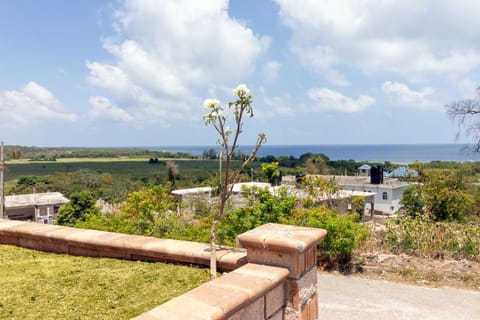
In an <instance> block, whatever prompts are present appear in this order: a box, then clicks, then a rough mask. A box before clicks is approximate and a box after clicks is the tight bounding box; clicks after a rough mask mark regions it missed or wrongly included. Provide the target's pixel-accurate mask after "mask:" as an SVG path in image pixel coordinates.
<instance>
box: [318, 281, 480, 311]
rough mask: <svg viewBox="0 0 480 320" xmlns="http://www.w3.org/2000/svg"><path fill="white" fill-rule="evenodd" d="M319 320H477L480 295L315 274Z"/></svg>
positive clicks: (473, 292) (453, 290)
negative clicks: (316, 277) (316, 276)
mask: <svg viewBox="0 0 480 320" xmlns="http://www.w3.org/2000/svg"><path fill="white" fill-rule="evenodd" d="M318 292H319V296H318V300H319V307H320V314H319V315H320V316H319V319H320V320H329V319H332V320H333V319H335V320H342V319H346V320H347V319H348V320H353V319H355V320H362V319H368V320H375V319H382V320H399V319H402V320H403V319H422V320H430V319H432V320H433V319H452V320H462V319H465V320H467V319H468V320H480V291H469V290H461V289H452V288H428V287H420V286H413V285H404V284H397V283H394V282H388V281H381V280H367V279H359V278H354V277H346V276H341V275H331V274H325V273H318Z"/></svg>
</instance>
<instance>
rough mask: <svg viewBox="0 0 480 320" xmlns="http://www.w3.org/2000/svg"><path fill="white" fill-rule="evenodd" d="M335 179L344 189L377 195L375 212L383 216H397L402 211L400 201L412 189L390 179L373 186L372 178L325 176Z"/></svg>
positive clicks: (401, 182) (407, 184) (408, 185)
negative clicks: (406, 191)
mask: <svg viewBox="0 0 480 320" xmlns="http://www.w3.org/2000/svg"><path fill="white" fill-rule="evenodd" d="M323 177H324V178H327V179H334V180H335V182H336V183H338V184H339V185H340V186H341V187H342V189H344V190H351V191H363V192H373V193H375V199H374V201H375V204H374V205H375V206H374V208H373V209H374V211H375V212H377V213H383V214H388V215H391V214H395V213H397V212H398V210H399V209H400V200H401V199H402V196H403V192H404V191H405V190H406V189H407V188H408V187H410V185H411V184H410V183H408V182H403V181H400V180H398V179H392V178H388V177H384V178H383V183H380V184H373V183H371V181H370V177H365V176H355V177H353V176H323Z"/></svg>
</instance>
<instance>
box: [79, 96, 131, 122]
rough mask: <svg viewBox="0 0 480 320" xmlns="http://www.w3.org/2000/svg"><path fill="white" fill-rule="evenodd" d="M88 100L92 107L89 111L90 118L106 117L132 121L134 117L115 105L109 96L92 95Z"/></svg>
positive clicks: (107, 118) (120, 120)
mask: <svg viewBox="0 0 480 320" xmlns="http://www.w3.org/2000/svg"><path fill="white" fill-rule="evenodd" d="M88 102H89V103H90V105H91V106H92V108H91V109H90V110H89V111H88V116H89V118H90V119H93V120H97V119H106V120H114V121H119V122H131V121H133V120H134V117H133V116H132V115H131V114H129V113H128V112H126V111H125V110H123V109H121V108H119V107H117V106H115V105H113V104H112V103H111V101H110V100H109V99H108V98H105V97H98V96H95V97H90V98H89V99H88Z"/></svg>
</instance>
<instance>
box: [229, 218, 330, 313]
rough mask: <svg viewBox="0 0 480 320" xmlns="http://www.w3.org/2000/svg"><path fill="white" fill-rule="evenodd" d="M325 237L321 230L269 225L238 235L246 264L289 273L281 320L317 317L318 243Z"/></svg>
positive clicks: (324, 232)
mask: <svg viewBox="0 0 480 320" xmlns="http://www.w3.org/2000/svg"><path fill="white" fill-rule="evenodd" d="M326 234H327V232H326V231H325V230H322V229H316V228H306V227H296V226H288V225H281V224H272V223H269V224H265V225H263V226H260V227H258V228H255V229H253V230H250V231H248V232H245V233H244V234H241V235H240V236H238V242H239V244H240V246H241V247H243V248H246V249H247V260H248V262H249V263H258V264H267V265H271V266H277V267H283V268H286V269H288V270H289V274H288V279H287V281H286V307H285V310H284V317H283V319H286V320H304V319H305V320H311V319H317V318H318V296H317V269H316V262H317V259H316V257H317V244H318V243H320V242H321V241H322V240H323V238H324V237H325V236H326Z"/></svg>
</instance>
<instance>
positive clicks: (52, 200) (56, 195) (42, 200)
mask: <svg viewBox="0 0 480 320" xmlns="http://www.w3.org/2000/svg"><path fill="white" fill-rule="evenodd" d="M67 202H68V199H67V198H65V197H64V196H63V194H61V193H60V192H43V193H30V194H18V195H12V196H5V208H20V207H30V206H44V205H51V204H64V203H67Z"/></svg>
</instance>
